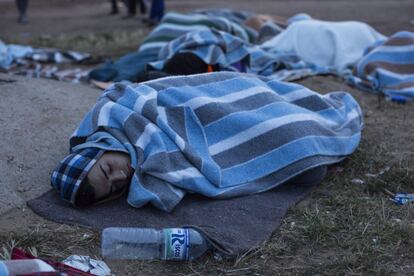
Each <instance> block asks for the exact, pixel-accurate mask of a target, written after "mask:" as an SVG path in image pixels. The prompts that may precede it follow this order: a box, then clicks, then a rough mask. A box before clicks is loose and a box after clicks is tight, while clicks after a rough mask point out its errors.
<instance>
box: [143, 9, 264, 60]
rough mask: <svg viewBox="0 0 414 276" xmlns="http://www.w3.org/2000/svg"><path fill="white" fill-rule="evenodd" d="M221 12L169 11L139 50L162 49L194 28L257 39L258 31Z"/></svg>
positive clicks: (246, 39) (248, 39)
mask: <svg viewBox="0 0 414 276" xmlns="http://www.w3.org/2000/svg"><path fill="white" fill-rule="evenodd" d="M219 15H222V14H221V13H218V14H217V15H216V14H215V13H212V12H210V13H205V14H202V13H190V14H180V13H175V12H169V13H167V14H166V15H165V16H164V17H163V19H162V21H161V22H160V24H159V25H158V26H157V27H156V28H155V29H154V30H153V31H152V32H151V33H150V34H149V35H148V36H147V37H146V39H145V40H144V41H143V42H142V44H141V46H140V48H139V51H140V52H141V51H146V50H149V49H158V50H159V49H161V48H162V47H163V46H165V45H166V44H167V43H168V42H169V41H171V40H173V39H175V38H177V37H180V36H181V35H183V34H186V33H188V32H191V31H194V30H209V29H215V30H221V31H224V32H227V33H229V34H232V35H234V36H236V37H239V38H240V39H242V40H244V41H255V40H256V38H257V32H256V31H254V30H253V29H251V28H249V27H246V26H245V25H243V24H240V22H239V21H231V20H229V19H228V18H232V17H230V16H229V15H228V14H226V15H228V16H229V17H228V18H225V17H222V16H219Z"/></svg>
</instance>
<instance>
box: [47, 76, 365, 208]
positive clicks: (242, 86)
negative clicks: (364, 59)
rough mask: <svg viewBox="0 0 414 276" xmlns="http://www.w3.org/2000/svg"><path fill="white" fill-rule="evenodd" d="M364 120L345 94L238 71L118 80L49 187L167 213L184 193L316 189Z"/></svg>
mask: <svg viewBox="0 0 414 276" xmlns="http://www.w3.org/2000/svg"><path fill="white" fill-rule="evenodd" d="M362 118H363V117H362V113H361V109H360V107H359V105H358V103H357V102H356V101H355V100H354V99H353V97H352V96H351V95H349V94H348V93H346V92H332V93H328V94H326V95H320V94H318V93H316V92H313V91H311V90H309V89H307V88H305V87H303V86H301V85H298V84H294V83H286V82H281V81H277V80H274V79H270V78H265V77H257V76H254V75H249V74H242V73H236V72H213V73H207V74H197V75H191V76H174V77H167V78H162V79H157V80H153V81H148V82H145V83H141V84H132V85H131V84H123V83H118V84H114V85H112V86H111V87H110V88H108V89H107V90H106V91H105V92H104V93H103V94H102V96H101V97H100V98H99V99H98V101H97V103H96V104H95V106H94V107H93V108H92V110H91V111H90V112H88V114H87V115H86V116H85V118H84V119H83V120H82V122H81V123H80V125H79V127H78V128H77V130H76V131H75V132H74V134H73V135H72V137H71V139H70V154H69V155H68V156H67V157H65V158H64V159H63V160H62V161H61V162H60V164H59V165H58V166H57V167H56V169H55V170H54V171H53V172H52V175H51V182H52V185H53V186H54V187H55V188H56V189H57V191H58V192H59V194H60V196H61V197H62V198H63V199H64V200H66V201H68V202H70V203H71V204H72V205H74V206H79V207H82V206H87V205H91V204H94V203H98V202H104V201H107V200H111V199H114V198H117V197H119V196H121V195H123V194H126V195H127V199H126V200H127V202H128V203H129V204H130V205H131V206H133V207H136V208H139V207H142V206H144V205H146V204H151V205H153V206H155V207H156V208H159V209H161V210H164V211H171V210H173V209H174V207H175V206H176V205H177V204H179V202H180V201H181V200H182V198H183V197H184V196H185V195H186V194H187V193H196V194H200V195H203V196H206V197H210V198H216V199H223V198H231V197H236V196H244V195H249V194H254V193H261V192H265V191H267V190H270V189H273V188H275V187H277V186H279V185H281V184H283V183H286V182H291V183H292V184H294V185H309V184H315V183H318V182H320V181H322V179H323V177H324V175H325V172H326V166H327V165H329V164H333V163H336V162H339V161H341V160H342V159H344V158H346V157H347V156H348V155H350V154H352V153H353V152H354V151H355V149H356V148H357V146H358V144H359V141H360V137H361V130H362V127H363V119H362Z"/></svg>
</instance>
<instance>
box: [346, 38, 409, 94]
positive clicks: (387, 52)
mask: <svg viewBox="0 0 414 276" xmlns="http://www.w3.org/2000/svg"><path fill="white" fill-rule="evenodd" d="M378 44H379V45H375V46H376V47H370V48H368V49H367V51H366V52H367V53H366V54H365V55H364V57H363V58H362V59H361V60H360V61H359V62H358V63H357V64H356V66H355V68H354V70H353V75H352V76H349V78H348V80H349V81H350V82H351V84H353V85H355V86H357V87H359V88H361V89H364V90H368V91H371V92H374V93H384V94H385V95H386V96H388V97H391V98H392V97H395V96H398V97H404V98H405V99H409V100H414V33H413V32H407V31H403V32H398V33H396V34H394V35H392V36H390V37H389V38H388V39H387V40H385V41H381V42H380V43H378Z"/></svg>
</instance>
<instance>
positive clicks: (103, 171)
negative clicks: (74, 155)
mask: <svg viewBox="0 0 414 276" xmlns="http://www.w3.org/2000/svg"><path fill="white" fill-rule="evenodd" d="M99 168H100V169H101V172H102V173H103V174H104V175H105V178H106V179H109V177H108V175H107V174H106V171H105V170H104V168H103V167H102V165H101V164H99Z"/></svg>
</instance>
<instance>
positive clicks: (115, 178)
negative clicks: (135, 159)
mask: <svg viewBox="0 0 414 276" xmlns="http://www.w3.org/2000/svg"><path fill="white" fill-rule="evenodd" d="M127 179H128V175H127V174H126V172H124V171H122V170H116V171H112V172H111V174H110V176H109V181H110V182H111V183H116V182H122V181H126V180H127Z"/></svg>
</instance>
